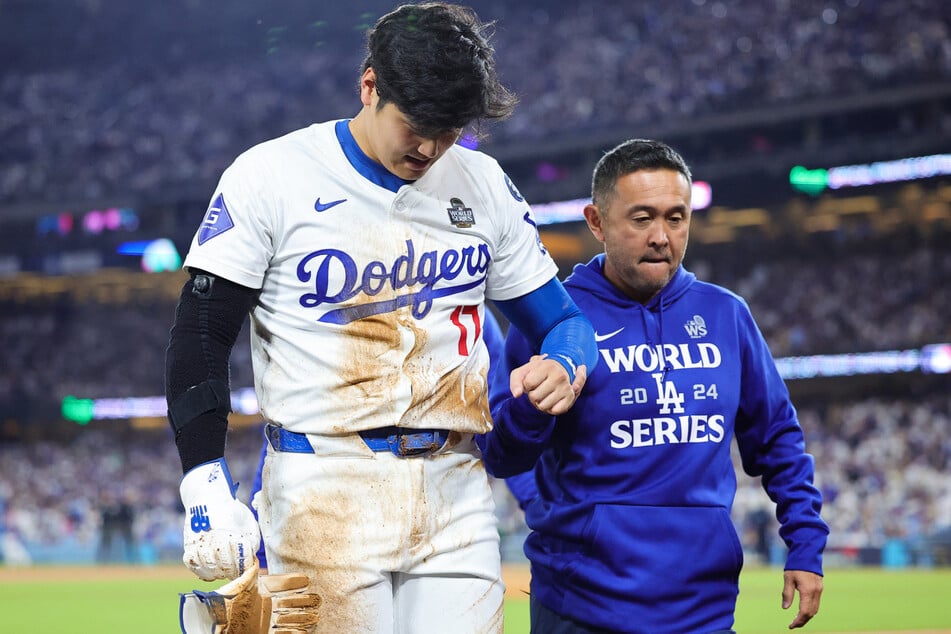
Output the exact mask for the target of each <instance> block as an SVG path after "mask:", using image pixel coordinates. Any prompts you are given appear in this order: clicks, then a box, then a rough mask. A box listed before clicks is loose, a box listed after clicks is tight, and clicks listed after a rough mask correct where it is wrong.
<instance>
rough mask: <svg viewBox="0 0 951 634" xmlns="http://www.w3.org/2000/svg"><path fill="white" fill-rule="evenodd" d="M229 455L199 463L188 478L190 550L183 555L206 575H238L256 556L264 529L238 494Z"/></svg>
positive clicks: (186, 500) (185, 495)
mask: <svg viewBox="0 0 951 634" xmlns="http://www.w3.org/2000/svg"><path fill="white" fill-rule="evenodd" d="M236 489H237V486H236V485H234V484H233V483H232V481H231V474H230V473H229V472H228V465H227V464H226V463H225V459H224V458H220V459H218V460H215V461H212V462H206V463H204V464H201V465H198V466H197V467H195V468H194V469H192V470H191V471H189V472H188V473H186V474H185V477H184V478H182V484H181V487H180V492H181V495H182V504H184V506H185V529H184V534H185V553H184V555H183V556H182V561H183V562H184V563H185V565H186V566H188V568H189V569H190V570H191V571H192V572H194V573H195V574H196V575H198V576H199V577H200V578H201V579H203V580H205V581H213V580H215V579H236V578H238V577H240V576H241V575H243V574H244V572H245V571H246V570H247V569H248V568H249V567H251V565H252V563H253V562H256V558H255V553H256V552H257V549H258V545H259V544H260V542H261V532H260V530H259V529H258V523H257V521H256V520H255V519H254V514H253V513H251V509H249V508H248V507H247V506H246V505H244V504H242V503H241V502H239V501H238V500H236V499H235V497H234V492H235V490H236Z"/></svg>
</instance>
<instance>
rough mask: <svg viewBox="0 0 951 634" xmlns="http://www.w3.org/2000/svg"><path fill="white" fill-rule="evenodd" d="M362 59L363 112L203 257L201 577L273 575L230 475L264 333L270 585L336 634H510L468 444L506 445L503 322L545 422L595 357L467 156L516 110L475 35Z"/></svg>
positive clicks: (194, 498) (198, 392)
mask: <svg viewBox="0 0 951 634" xmlns="http://www.w3.org/2000/svg"><path fill="white" fill-rule="evenodd" d="M367 42H368V52H367V56H366V59H365V61H364V64H363V70H362V74H361V76H360V81H359V97H360V103H361V107H360V110H359V112H358V113H357V114H356V115H355V116H354V117H353V118H352V119H345V120H340V121H328V122H324V123H318V124H314V125H312V126H310V127H307V128H304V129H301V130H297V131H294V132H291V133H289V134H287V135H285V136H283V137H280V138H277V139H273V140H271V141H267V142H265V143H262V144H260V145H257V146H255V147H253V148H251V149H250V150H248V151H247V152H245V153H244V154H242V155H241V156H239V157H238V158H237V159H236V160H235V162H234V163H233V164H232V165H231V166H230V167H228V169H226V170H225V172H224V173H223V174H222V177H221V179H220V182H219V184H218V187H217V189H216V191H215V192H214V194H213V195H212V198H211V204H210V205H209V207H208V210H207V212H206V214H205V217H204V220H203V221H202V223H201V225H200V227H199V228H198V231H197V232H196V234H195V236H194V238H193V241H192V244H191V247H190V249H189V252H188V255H187V256H186V259H185V263H184V266H185V268H186V269H187V270H188V271H189V273H190V279H189V280H188V281H187V282H186V283H185V285H184V288H183V289H182V293H181V298H180V301H179V305H178V308H177V310H176V316H175V323H174V325H173V327H172V331H171V335H170V342H169V347H168V352H167V359H166V391H167V399H168V405H169V420H170V423H171V425H172V428H173V429H174V431H175V441H176V446H177V447H178V450H179V454H180V458H181V463H182V468H183V472H184V477H183V479H182V482H181V487H180V490H181V496H182V502H183V504H184V507H185V510H186V518H185V527H184V536H185V544H184V551H185V552H184V555H183V560H184V562H185V564H186V565H187V566H188V567H189V568H190V569H191V570H192V571H194V572H195V574H197V575H198V576H199V577H201V578H202V579H206V580H212V579H235V578H236V577H239V576H241V575H242V574H243V573H245V572H246V571H247V569H248V568H249V567H250V566H252V565H253V564H254V563H255V562H256V560H255V556H254V555H255V551H256V549H257V548H258V545H259V538H260V536H259V530H258V523H257V522H255V518H254V515H253V514H252V512H251V510H250V509H249V508H248V507H247V506H245V505H243V504H241V503H240V502H238V501H237V500H236V499H235V496H234V484H233V482H232V479H231V476H230V474H229V472H228V468H227V464H226V462H225V460H224V458H223V455H224V446H225V435H226V431H227V415H228V413H229V411H230V398H229V389H230V386H229V383H228V357H229V355H230V351H231V348H232V346H233V344H234V340H235V338H236V337H237V333H238V332H239V330H240V328H241V326H242V323H243V321H244V320H245V319H246V317H247V316H248V314H249V313H250V319H251V349H252V362H253V366H254V375H255V390H256V393H257V397H258V402H259V406H260V409H261V413H262V415H263V417H264V418H265V419H266V421H267V425H266V433H267V439H268V442H269V448H268V453H267V457H266V459H265V464H264V468H263V473H262V490H261V493H260V494H259V495H258V496H257V497H256V499H257V511H258V514H259V519H260V527H261V528H260V533H261V535H263V541H264V547H265V552H266V556H267V563H268V569H269V572H270V573H277V574H295V573H297V574H303V575H306V576H307V578H308V579H309V582H310V583H309V591H310V592H313V593H316V594H317V595H319V599H320V601H319V603H320V608H319V614H318V624H317V628H318V631H326V632H371V631H372V632H383V633H386V632H420V633H424V632H462V633H464V632H472V633H476V632H478V633H486V632H501V631H502V595H503V591H504V588H503V585H502V582H501V565H500V561H499V537H498V532H497V530H496V521H495V517H494V513H493V503H492V497H491V491H490V487H489V483H488V476H487V474H486V472H485V469H484V466H483V463H482V461H481V455H480V452H479V449H478V447H477V445H476V444H475V442H474V438H473V436H474V434H477V433H482V432H486V431H488V430H489V428H490V427H491V418H490V415H489V410H488V404H487V371H488V353H487V351H486V346H485V344H484V342H483V334H482V333H483V329H484V321H485V310H486V307H485V300H486V299H491V300H493V301H494V302H495V304H496V305H497V306H498V308H499V309H500V310H501V311H502V312H503V313H504V314H505V316H506V317H507V318H508V320H509V321H510V322H512V323H514V324H518V325H519V328H520V330H521V331H522V332H524V333H526V336H528V337H529V339H530V340H532V341H533V342H534V343H535V344H537V345H538V346H539V348H540V350H541V352H542V355H540V356H539V357H537V358H535V359H532V360H531V361H529V362H528V363H526V364H524V365H523V366H522V367H520V368H517V369H516V370H515V371H514V372H513V373H512V385H513V386H514V389H515V392H516V393H517V394H519V395H521V394H525V395H526V397H527V398H528V399H529V400H530V401H531V402H532V403H533V404H534V406H535V407H537V408H538V409H539V410H540V411H544V412H547V413H549V414H560V413H563V412H565V411H567V410H568V409H569V408H570V407H571V405H572V404H573V402H574V400H575V398H576V396H577V394H578V393H579V392H580V390H581V387H582V385H583V383H584V379H585V376H586V369H587V368H590V367H593V366H594V364H595V363H596V361H597V353H596V346H595V344H594V338H593V336H594V333H593V329H592V328H591V326H590V323H589V322H588V321H587V319H586V318H585V317H584V316H583V315H582V314H581V312H580V311H579V310H578V308H577V307H576V306H575V305H574V303H573V302H572V301H571V299H570V298H569V297H568V295H567V293H566V292H565V291H564V288H563V287H562V285H561V284H560V282H559V281H558V279H557V277H556V272H557V267H556V265H555V263H554V261H553V260H552V259H551V257H550V256H549V254H548V253H547V251H546V250H545V248H544V246H543V245H542V243H541V241H540V239H539V236H538V232H537V229H536V227H535V223H534V219H533V217H532V214H531V211H530V208H529V207H528V205H527V203H526V202H525V200H524V199H523V198H522V196H521V194H520V193H519V192H518V190H517V189H516V188H515V186H514V185H513V184H512V182H511V181H510V180H509V179H508V177H507V176H506V175H505V174H504V173H503V171H502V170H501V169H500V167H499V166H498V164H497V163H496V162H495V161H494V160H493V159H491V158H489V157H488V156H486V155H484V154H482V153H480V152H477V151H473V150H468V149H465V148H463V147H461V146H459V145H456V144H455V141H456V140H457V138H458V137H459V135H460V133H461V131H462V129H463V128H466V127H467V126H470V125H473V126H475V125H477V124H478V122H479V121H480V120H483V119H494V118H500V117H504V116H507V115H508V114H509V113H510V112H511V110H512V108H513V106H514V96H513V95H512V94H511V93H509V92H508V91H507V90H506V89H505V88H504V87H502V85H501V84H500V82H499V80H498V78H497V76H496V72H495V67H494V59H493V51H492V48H491V46H490V45H489V44H488V42H487V40H486V36H485V34H484V26H483V25H482V24H481V23H480V22H479V20H478V19H477V18H476V16H475V15H474V13H473V12H472V11H471V10H469V9H467V8H464V7H459V6H454V5H448V4H437V3H433V4H420V5H403V6H400V7H398V8H396V9H395V10H393V11H392V12H390V13H388V14H386V15H384V16H383V17H381V18H380V19H379V20H378V21H377V23H376V24H375V25H374V27H373V28H372V29H371V30H370V32H369V34H368V40H367ZM262 621H263V619H262Z"/></svg>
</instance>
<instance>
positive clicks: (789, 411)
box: [736, 303, 829, 575]
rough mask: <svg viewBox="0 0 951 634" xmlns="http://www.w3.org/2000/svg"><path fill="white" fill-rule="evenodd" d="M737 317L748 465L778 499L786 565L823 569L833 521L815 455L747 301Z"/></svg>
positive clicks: (742, 436) (741, 441)
mask: <svg viewBox="0 0 951 634" xmlns="http://www.w3.org/2000/svg"><path fill="white" fill-rule="evenodd" d="M737 321H738V323H737V333H738V336H739V338H740V342H741V343H740V345H741V348H742V366H743V369H742V378H741V381H742V384H741V388H740V406H739V411H738V412H737V418H736V439H737V444H738V446H739V450H740V456H741V458H742V461H743V470H744V471H746V473H748V474H749V475H751V476H753V477H760V476H761V477H762V484H763V488H764V489H765V490H766V493H767V494H768V495H769V497H770V499H771V500H772V501H773V502H775V503H776V518H777V519H778V520H779V523H780V528H779V534H780V536H781V537H782V538H783V541H784V542H785V543H786V546H787V548H788V553H787V557H786V569H787V570H807V571H809V572H814V573H816V574H819V575H821V574H822V552H823V550H824V549H825V545H826V538H827V536H828V534H829V527H828V526H827V525H826V523H825V522H824V521H823V520H822V518H821V517H820V511H821V509H822V495H821V494H820V492H819V490H818V489H817V488H816V487H815V485H814V484H813V477H814V474H815V461H814V459H813V457H812V456H811V455H809V454H808V453H806V450H805V438H804V436H803V432H802V427H801V426H800V424H799V420H798V418H797V415H796V410H795V408H794V407H793V404H792V402H791V401H790V398H789V391H788V390H787V388H786V384H785V383H784V382H783V379H782V377H781V376H780V375H779V371H778V369H777V368H776V364H775V362H774V361H773V357H772V355H771V353H770V351H769V348H768V346H767V345H766V340H765V339H764V338H763V335H762V333H761V332H760V330H759V328H758V327H757V326H756V323H755V322H754V320H753V316H752V314H751V313H750V312H749V308H748V306H746V304H745V303H743V304H742V308H741V309H740V310H739V311H738V319H737Z"/></svg>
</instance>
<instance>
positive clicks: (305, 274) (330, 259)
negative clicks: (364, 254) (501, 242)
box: [297, 240, 492, 324]
mask: <svg viewBox="0 0 951 634" xmlns="http://www.w3.org/2000/svg"><path fill="white" fill-rule="evenodd" d="M491 262H492V255H491V254H490V253H489V247H488V245H487V244H485V243H484V242H483V243H480V244H478V245H470V246H467V247H464V248H463V249H461V250H456V249H449V250H446V251H443V252H442V253H440V252H439V251H426V252H424V253H420V254H418V255H417V253H416V248H415V247H414V245H413V241H412V240H407V241H406V254H405V255H401V256H399V257H398V258H396V260H394V261H393V262H392V263H391V264H389V265H387V263H386V262H380V261H378V260H374V261H372V262H369V263H368V264H367V265H366V266H365V267H364V268H363V270H362V271H361V270H359V268H358V266H357V263H356V262H354V261H353V258H352V257H351V256H350V255H349V254H348V253H346V252H344V251H341V250H339V249H321V250H319V251H314V252H313V253H310V254H308V255H306V256H305V257H304V258H303V259H302V260H301V261H300V264H298V265H297V279H299V280H300V281H301V282H310V281H311V280H313V284H314V292H313V293H305V294H303V295H301V297H300V300H299V301H300V304H301V306H303V307H305V308H317V307H318V306H321V305H323V304H340V303H343V302H346V301H347V300H349V299H352V298H353V297H355V296H357V295H358V294H360V293H364V294H365V295H367V296H369V297H373V296H375V295H378V294H379V293H380V292H382V291H383V290H384V289H386V288H390V289H392V290H399V289H401V288H404V287H416V286H420V285H421V288H420V289H419V290H417V291H416V292H415V293H406V294H404V295H400V296H398V297H396V298H395V299H390V300H384V301H380V302H371V303H366V304H358V305H356V306H348V307H345V308H337V309H333V310H329V311H327V312H326V313H324V314H323V316H321V317H320V318H319V319H318V321H321V322H325V323H331V324H348V323H350V322H351V321H355V320H357V319H363V318H364V317H369V316H371V315H379V314H382V313H388V312H392V311H394V310H396V309H398V308H403V307H405V306H412V307H413V317H415V318H416V319H422V318H423V317H425V316H426V315H428V314H429V311H430V310H431V309H432V307H433V300H435V299H438V298H440V297H447V296H450V295H455V294H456V293H463V292H465V291H467V290H469V289H471V288H475V287H477V286H480V285H482V284H483V283H484V282H485V277H486V274H487V272H488V270H489V263H491ZM460 276H462V279H461V280H460V282H461V283H460V284H457V285H455V286H444V287H442V288H435V286H436V284H437V283H439V282H441V281H443V280H446V281H451V280H455V279H456V278H459V277H460ZM463 280H464V281H463ZM332 282H333V284H334V286H333V287H332V288H331V283H332Z"/></svg>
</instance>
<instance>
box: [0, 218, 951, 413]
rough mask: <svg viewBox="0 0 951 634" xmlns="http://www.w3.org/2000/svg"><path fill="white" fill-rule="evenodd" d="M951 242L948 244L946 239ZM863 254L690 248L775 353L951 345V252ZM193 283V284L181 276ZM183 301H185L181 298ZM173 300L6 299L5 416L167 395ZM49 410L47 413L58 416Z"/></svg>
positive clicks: (889, 243)
mask: <svg viewBox="0 0 951 634" xmlns="http://www.w3.org/2000/svg"><path fill="white" fill-rule="evenodd" d="M942 236H944V237H942ZM870 244H872V239H871V238H869V239H868V240H864V241H862V243H861V247H862V248H861V249H848V248H832V247H828V248H826V247H824V246H823V245H822V244H821V243H817V245H816V246H815V247H813V250H812V251H811V252H806V251H803V250H800V249H797V250H796V251H795V252H793V253H791V254H790V255H788V256H786V257H773V258H771V259H762V260H759V259H757V260H754V261H753V262H751V261H750V260H749V258H748V255H747V254H746V252H745V251H744V250H743V249H742V248H735V247H734V246H732V245H723V246H721V247H720V248H716V249H710V248H707V249H701V246H700V245H698V246H697V249H696V250H695V251H688V254H687V261H686V266H687V268H689V269H691V270H692V271H694V272H695V273H697V275H698V277H700V278H701V279H705V280H707V281H711V282H715V283H720V284H722V285H724V286H727V287H728V288H730V289H732V290H734V291H736V292H737V293H739V294H741V295H742V296H743V297H744V298H746V299H747V301H748V302H749V304H750V307H751V309H752V310H753V314H754V315H755V316H756V318H757V320H758V323H759V325H760V328H761V329H762V330H763V333H764V335H765V336H766V338H767V341H768V342H769V345H770V349H771V351H772V353H773V355H774V356H775V357H785V356H798V355H811V354H832V353H846V352H872V351H882V350H901V349H908V348H915V347H920V346H922V345H926V344H930V343H943V342H951V321H949V320H948V318H947V307H948V306H951V246H949V241H948V240H947V235H946V234H941V235H940V236H938V237H932V238H930V239H926V238H924V237H920V238H917V239H915V240H907V239H901V240H899V239H897V238H895V237H893V236H885V237H881V238H878V239H877V242H874V244H873V246H875V245H878V246H877V247H875V248H869V246H870ZM182 279H183V280H184V278H182ZM176 297H177V296H176ZM174 310H175V302H174V300H172V299H169V300H160V299H159V298H150V299H147V300H142V299H141V298H138V299H136V300H135V301H129V302H127V303H124V304H114V303H99V302H95V301H88V302H76V301H72V300H71V299H70V298H69V296H62V295H61V296H58V297H56V298H52V299H38V300H35V301H32V302H30V303H27V304H22V303H13V302H9V301H7V302H4V301H0V349H2V350H3V357H4V363H3V364H2V366H0V411H3V412H7V413H8V415H9V413H12V414H13V415H14V416H16V414H17V413H19V414H20V417H22V418H24V419H28V418H30V417H31V416H33V417H37V416H39V415H40V414H41V413H42V411H43V410H42V409H38V410H34V411H33V412H32V414H31V413H30V412H29V411H28V410H27V409H26V408H31V407H33V408H43V407H48V406H49V404H50V403H52V404H54V406H55V404H58V403H59V402H60V401H61V400H62V399H63V398H64V397H65V396H67V395H71V396H76V397H81V398H112V397H134V396H158V395H161V394H163V393H164V359H165V356H164V355H165V347H166V345H167V343H168V334H169V328H170V327H171V323H172V317H173V315H174ZM247 328H248V326H247V324H245V326H244V331H243V332H242V333H241V334H240V335H239V337H238V341H237V344H236V346H235V349H234V351H233V352H232V356H231V368H232V378H231V382H232V386H233V387H234V388H240V387H251V386H252V384H253V381H252V372H251V352H250V343H249V334H248V330H247ZM47 411H48V410H47Z"/></svg>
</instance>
